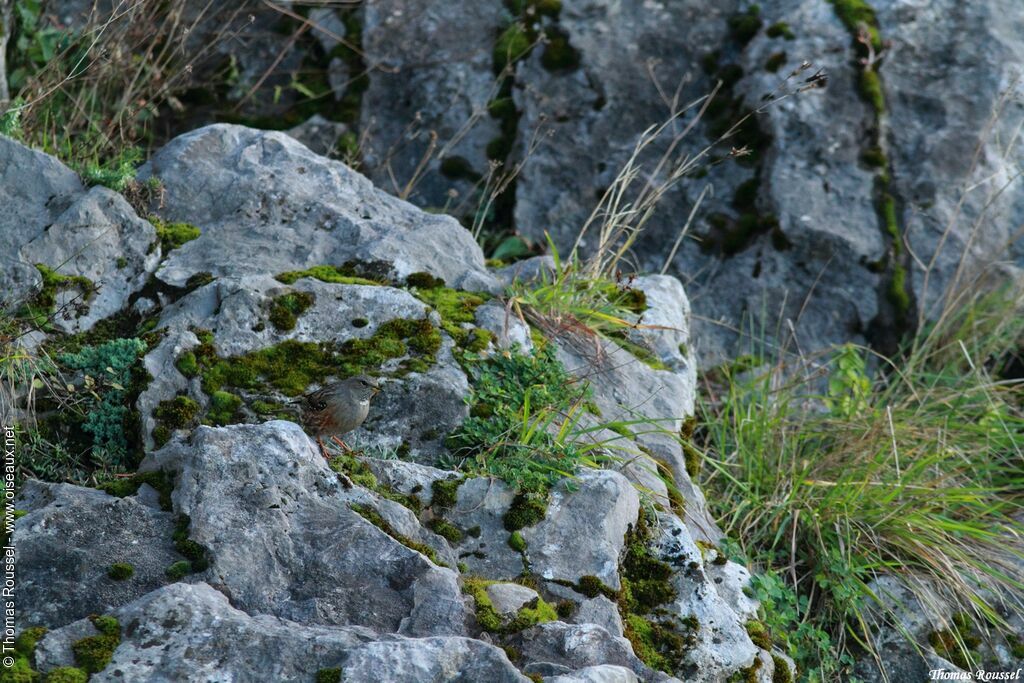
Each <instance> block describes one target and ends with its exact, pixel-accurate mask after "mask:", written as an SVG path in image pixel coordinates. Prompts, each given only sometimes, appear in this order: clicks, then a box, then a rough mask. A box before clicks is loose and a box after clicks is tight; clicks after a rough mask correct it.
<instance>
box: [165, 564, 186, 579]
mask: <svg viewBox="0 0 1024 683" xmlns="http://www.w3.org/2000/svg"><path fill="white" fill-rule="evenodd" d="M191 573H192V565H191V564H190V563H189V561H188V560H178V561H177V562H175V563H174V564H172V565H171V566H169V567H168V568H167V569H165V570H164V574H165V575H166V576H167V578H168V580H170V581H181V580H182V579H183V578H185V577H186V576H188V575H189V574H191Z"/></svg>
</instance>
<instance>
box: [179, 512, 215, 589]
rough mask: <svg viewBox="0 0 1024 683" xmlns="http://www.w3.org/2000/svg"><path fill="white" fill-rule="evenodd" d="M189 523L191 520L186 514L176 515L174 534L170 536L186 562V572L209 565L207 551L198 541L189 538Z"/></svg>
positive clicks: (201, 569)
mask: <svg viewBox="0 0 1024 683" xmlns="http://www.w3.org/2000/svg"><path fill="white" fill-rule="evenodd" d="M191 524H192V520H191V519H189V516H188V515H178V519H177V521H176V522H175V526H174V535H173V536H172V537H171V538H172V540H173V541H174V549H175V550H177V551H178V552H179V553H181V554H182V555H183V556H184V557H185V559H186V561H187V562H188V571H187V572H186V573H189V574H191V573H194V572H201V571H205V570H206V568H207V567H209V566H210V553H209V551H207V549H206V548H205V547H203V546H202V545H201V544H200V543H197V542H196V541H193V540H192V539H191V538H189V528H190V527H191ZM176 564H177V563H176ZM172 566H173V565H172Z"/></svg>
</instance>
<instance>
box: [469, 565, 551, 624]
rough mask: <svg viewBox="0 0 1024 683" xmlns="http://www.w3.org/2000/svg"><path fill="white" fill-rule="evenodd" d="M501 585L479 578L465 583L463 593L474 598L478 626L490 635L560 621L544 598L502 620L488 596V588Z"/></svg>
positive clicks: (470, 578) (528, 604) (537, 599)
mask: <svg viewBox="0 0 1024 683" xmlns="http://www.w3.org/2000/svg"><path fill="white" fill-rule="evenodd" d="M495 583H500V582H499V581H490V580H487V579H481V578H477V577H469V578H466V579H465V580H464V581H463V584H462V591H463V592H464V593H466V594H467V595H469V596H471V597H472V598H473V603H474V605H475V610H474V613H475V616H476V621H477V624H478V625H479V626H480V628H482V629H483V630H485V631H487V632H488V633H494V634H498V635H509V634H512V633H518V632H519V631H522V630H524V629H527V628H530V627H531V626H535V625H536V624H543V623H546V622H549V621H556V620H557V619H558V612H556V611H555V608H554V607H552V606H551V605H550V604H548V603H547V602H545V600H544V599H543V598H540V597H537V598H535V599H534V600H532V601H530V602H529V603H527V604H525V605H523V606H522V607H521V608H520V609H519V611H518V612H517V613H516V615H515V616H514V617H512V618H511V619H507V618H502V616H501V615H500V614H498V611H497V610H496V609H494V603H492V602H491V599H490V597H488V595H487V587H488V586H490V585H492V584H495Z"/></svg>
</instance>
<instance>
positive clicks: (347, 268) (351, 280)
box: [275, 264, 387, 287]
mask: <svg viewBox="0 0 1024 683" xmlns="http://www.w3.org/2000/svg"><path fill="white" fill-rule="evenodd" d="M304 277H311V278H313V279H315V280H320V281H321V282H332V283H335V284H340V285H367V286H374V287H375V286H379V285H384V284H387V283H386V282H384V281H383V280H371V279H369V278H365V277H361V276H359V275H358V274H357V270H356V268H355V266H354V265H351V264H346V265H343V266H313V267H312V268H307V269H305V270H290V271H288V272H286V273H279V274H278V275H276V276H275V279H276V280H277V281H278V282H282V283H284V284H286V285H291V284H294V283H295V282H296V281H297V280H299V279H301V278H304Z"/></svg>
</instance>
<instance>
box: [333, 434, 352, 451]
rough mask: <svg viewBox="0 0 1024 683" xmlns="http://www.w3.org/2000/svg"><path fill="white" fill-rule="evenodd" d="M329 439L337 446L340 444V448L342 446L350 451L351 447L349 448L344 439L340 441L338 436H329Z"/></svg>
mask: <svg viewBox="0 0 1024 683" xmlns="http://www.w3.org/2000/svg"><path fill="white" fill-rule="evenodd" d="M331 441H333V442H334V443H336V444H338V445H339V446H341V447H342V448H344V449H345V451H346V452H348V453H351V452H352V449H351V448H349V445H348V444H347V443H345V442H344V441H342V440H341V439H340V438H339V437H337V436H332V437H331Z"/></svg>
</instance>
